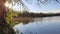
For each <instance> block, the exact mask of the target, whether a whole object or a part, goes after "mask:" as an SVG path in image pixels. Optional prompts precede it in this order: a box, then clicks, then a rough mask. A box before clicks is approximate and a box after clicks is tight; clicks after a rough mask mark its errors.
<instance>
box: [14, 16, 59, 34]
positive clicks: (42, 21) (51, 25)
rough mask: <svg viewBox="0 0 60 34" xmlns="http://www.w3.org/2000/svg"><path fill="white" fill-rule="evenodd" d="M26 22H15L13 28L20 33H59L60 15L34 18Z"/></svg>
mask: <svg viewBox="0 0 60 34" xmlns="http://www.w3.org/2000/svg"><path fill="white" fill-rule="evenodd" d="M33 20H34V21H33V22H29V23H28V24H23V23H20V24H17V25H15V26H14V27H13V28H14V30H15V31H16V32H17V34H20V33H21V32H22V33H23V34H60V16H55V17H44V18H34V19H33Z"/></svg>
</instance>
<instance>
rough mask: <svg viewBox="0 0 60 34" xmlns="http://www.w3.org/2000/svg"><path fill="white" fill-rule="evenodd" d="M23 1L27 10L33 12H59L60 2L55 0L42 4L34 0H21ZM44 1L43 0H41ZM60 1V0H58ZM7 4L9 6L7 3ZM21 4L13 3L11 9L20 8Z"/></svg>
mask: <svg viewBox="0 0 60 34" xmlns="http://www.w3.org/2000/svg"><path fill="white" fill-rule="evenodd" d="M22 1H23V3H24V4H25V5H26V6H27V7H28V9H29V12H34V13H40V12H43V13H56V12H60V3H57V2H56V1H52V0H49V1H48V2H47V3H46V4H42V3H40V5H38V4H37V3H39V2H37V1H36V0H27V1H26V0H22ZM41 1H44V0H41ZM58 1H59V2H60V0H58ZM9 6H11V5H10V4H9ZM21 7H22V6H21V5H15V6H13V8H12V9H14V10H17V11H19V10H21Z"/></svg>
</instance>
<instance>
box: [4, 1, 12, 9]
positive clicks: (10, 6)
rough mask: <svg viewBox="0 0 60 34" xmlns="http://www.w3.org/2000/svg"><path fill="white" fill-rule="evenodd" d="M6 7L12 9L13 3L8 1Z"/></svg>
mask: <svg viewBox="0 0 60 34" xmlns="http://www.w3.org/2000/svg"><path fill="white" fill-rule="evenodd" d="M4 6H5V7H8V8H12V4H11V3H8V1H6V2H5V4H4Z"/></svg>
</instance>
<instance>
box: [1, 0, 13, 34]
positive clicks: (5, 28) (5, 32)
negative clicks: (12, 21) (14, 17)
mask: <svg viewBox="0 0 60 34" xmlns="http://www.w3.org/2000/svg"><path fill="white" fill-rule="evenodd" d="M5 2H6V0H0V34H14V30H13V29H12V27H10V25H9V24H7V23H6V21H5V17H6V12H7V11H6V10H5V6H4V4H5Z"/></svg>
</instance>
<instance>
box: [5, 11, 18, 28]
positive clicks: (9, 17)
mask: <svg viewBox="0 0 60 34" xmlns="http://www.w3.org/2000/svg"><path fill="white" fill-rule="evenodd" d="M6 15H7V17H6V18H5V19H6V22H7V23H8V24H9V25H10V26H11V27H12V26H14V25H15V24H16V22H15V21H13V16H15V17H17V16H18V12H15V11H8V12H7V13H6Z"/></svg>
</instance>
